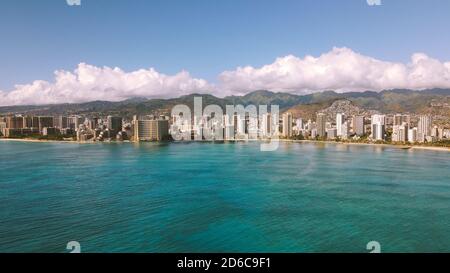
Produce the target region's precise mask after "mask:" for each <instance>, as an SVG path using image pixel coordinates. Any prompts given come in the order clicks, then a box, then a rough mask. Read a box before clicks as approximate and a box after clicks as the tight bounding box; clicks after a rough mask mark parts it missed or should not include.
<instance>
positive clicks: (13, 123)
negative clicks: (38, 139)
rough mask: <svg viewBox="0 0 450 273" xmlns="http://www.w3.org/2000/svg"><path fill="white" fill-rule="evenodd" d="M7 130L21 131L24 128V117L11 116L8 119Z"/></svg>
mask: <svg viewBox="0 0 450 273" xmlns="http://www.w3.org/2000/svg"><path fill="white" fill-rule="evenodd" d="M6 128H10V129H21V128H23V117H20V116H11V117H7V118H6Z"/></svg>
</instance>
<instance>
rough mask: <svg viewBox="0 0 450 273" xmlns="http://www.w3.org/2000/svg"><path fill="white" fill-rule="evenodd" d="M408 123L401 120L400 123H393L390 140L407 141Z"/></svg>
mask: <svg viewBox="0 0 450 273" xmlns="http://www.w3.org/2000/svg"><path fill="white" fill-rule="evenodd" d="M408 134H409V124H408V123H406V122H403V123H402V125H394V127H393V131H392V141H394V142H406V141H408Z"/></svg>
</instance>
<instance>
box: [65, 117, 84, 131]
mask: <svg viewBox="0 0 450 273" xmlns="http://www.w3.org/2000/svg"><path fill="white" fill-rule="evenodd" d="M83 122H84V119H83V118H82V117H80V116H71V117H67V127H68V128H70V129H72V130H77V131H78V129H79V128H80V125H82V124H83Z"/></svg>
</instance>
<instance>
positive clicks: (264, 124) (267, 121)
mask: <svg viewBox="0 0 450 273" xmlns="http://www.w3.org/2000/svg"><path fill="white" fill-rule="evenodd" d="M271 130H272V116H271V115H270V113H265V114H263V115H262V117H261V137H262V138H267V137H270V136H271V135H272V134H271Z"/></svg>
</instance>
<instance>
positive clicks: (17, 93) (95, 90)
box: [0, 63, 213, 105]
mask: <svg viewBox="0 0 450 273" xmlns="http://www.w3.org/2000/svg"><path fill="white" fill-rule="evenodd" d="M212 89H213V87H212V86H210V85H209V84H208V83H207V82H206V81H205V80H202V79H195V78H192V77H191V76H190V75H189V73H188V72H186V71H182V72H180V73H178V74H176V75H172V76H168V75H164V74H161V73H158V72H157V71H155V70H154V69H153V68H150V69H148V70H145V69H141V70H138V71H134V72H130V73H126V72H124V71H122V70H121V69H119V68H109V67H102V68H100V67H95V66H92V65H88V64H84V63H81V64H79V65H78V68H77V69H76V70H75V71H74V72H68V71H56V72H55V82H54V83H49V82H46V81H34V82H33V83H31V84H27V85H17V86H16V87H15V90H13V91H11V92H8V93H6V92H0V105H23V104H47V103H50V104H51V103H63V102H64V103H66V102H69V103H75V102H86V101H93V100H109V101H120V100H125V99H127V98H132V97H148V98H156V97H157V98H168V97H177V96H181V95H186V94H190V93H193V92H210V90H212Z"/></svg>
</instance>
